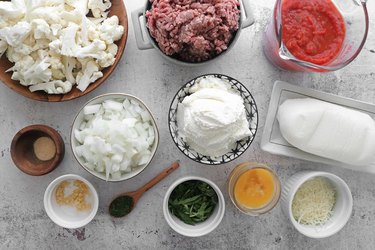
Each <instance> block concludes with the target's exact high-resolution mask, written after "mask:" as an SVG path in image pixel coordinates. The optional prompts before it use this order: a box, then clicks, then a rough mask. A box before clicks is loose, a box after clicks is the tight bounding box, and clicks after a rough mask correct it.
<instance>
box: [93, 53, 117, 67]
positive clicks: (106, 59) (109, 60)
mask: <svg viewBox="0 0 375 250" xmlns="http://www.w3.org/2000/svg"><path fill="white" fill-rule="evenodd" d="M96 61H97V62H98V64H99V65H100V67H102V68H106V67H109V66H111V65H113V64H114V63H115V56H114V55H113V54H111V53H108V52H104V51H103V52H102V53H101V56H100V58H98V59H97V60H96Z"/></svg>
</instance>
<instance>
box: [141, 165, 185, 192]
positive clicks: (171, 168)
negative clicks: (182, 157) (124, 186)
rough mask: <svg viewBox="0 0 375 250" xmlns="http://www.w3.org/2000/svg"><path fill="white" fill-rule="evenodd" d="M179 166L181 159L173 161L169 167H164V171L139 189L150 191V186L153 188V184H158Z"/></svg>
mask: <svg viewBox="0 0 375 250" xmlns="http://www.w3.org/2000/svg"><path fill="white" fill-rule="evenodd" d="M179 166H180V163H179V161H176V162H173V163H172V165H171V166H169V168H166V169H164V170H163V172H161V173H160V174H158V175H157V176H155V177H154V178H153V179H152V180H150V181H149V182H147V183H146V184H145V185H144V186H143V187H141V188H140V189H139V190H140V191H141V193H144V192H146V191H148V190H149V189H150V188H152V187H153V186H155V185H156V184H158V183H159V182H160V181H161V180H163V179H164V178H165V177H167V176H168V175H169V174H170V173H172V172H173V171H175V170H176V169H177V168H178V167H179Z"/></svg>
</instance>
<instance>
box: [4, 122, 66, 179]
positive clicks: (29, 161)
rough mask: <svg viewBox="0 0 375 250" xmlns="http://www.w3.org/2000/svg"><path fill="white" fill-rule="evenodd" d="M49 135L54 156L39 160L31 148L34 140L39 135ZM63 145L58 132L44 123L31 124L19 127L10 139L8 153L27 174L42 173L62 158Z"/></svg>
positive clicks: (51, 168) (57, 163)
mask: <svg viewBox="0 0 375 250" xmlns="http://www.w3.org/2000/svg"><path fill="white" fill-rule="evenodd" d="M42 136H43V137H44V136H46V137H49V138H51V139H52V140H53V142H54V143H55V146H56V153H55V156H54V157H53V158H52V159H50V160H47V161H41V160H39V159H38V158H37V157H36V155H35V153H34V149H33V144H34V142H35V141H36V140H37V139H38V138H40V137H42ZM64 153H65V145H64V141H63V139H62V138H61V136H60V134H59V133H58V132H57V131H56V130H55V129H53V128H51V127H48V126H45V125H40V124H37V125H31V126H27V127H25V128H23V129H21V130H20V131H19V132H18V133H17V134H16V135H15V136H14V137H13V140H12V144H11V146H10V154H11V156H12V160H13V162H14V164H16V166H17V167H18V168H19V169H20V170H21V171H23V172H25V173H26V174H29V175H44V174H47V173H49V172H51V171H52V170H54V169H55V168H56V167H57V166H58V165H59V164H60V162H61V161H62V159H63V158H64Z"/></svg>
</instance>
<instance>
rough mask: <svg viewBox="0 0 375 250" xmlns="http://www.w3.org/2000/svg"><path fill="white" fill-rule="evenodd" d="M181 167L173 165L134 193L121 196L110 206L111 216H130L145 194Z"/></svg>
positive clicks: (176, 163) (176, 164)
mask: <svg viewBox="0 0 375 250" xmlns="http://www.w3.org/2000/svg"><path fill="white" fill-rule="evenodd" d="M179 166H180V164H179V162H178V161H176V162H174V163H172V165H171V166H170V167H169V168H167V169H164V170H163V172H161V173H160V174H158V175H157V176H155V177H154V178H153V179H152V180H150V181H149V182H147V183H146V184H145V185H144V186H143V187H141V188H140V189H138V190H136V191H133V192H128V193H124V194H121V195H119V196H118V197H117V198H115V199H114V200H113V201H112V202H111V204H110V205H109V214H110V215H112V216H113V217H123V216H125V215H127V214H129V213H130V212H131V211H132V210H133V208H134V207H135V204H137V202H138V200H139V198H141V196H142V195H143V193H144V192H146V191H148V190H149V189H151V188H152V187H153V186H155V185H156V184H158V183H159V182H160V181H161V180H163V179H164V178H165V177H167V176H168V175H169V174H170V173H172V172H173V171H174V170H176V169H177V168H178V167H179Z"/></svg>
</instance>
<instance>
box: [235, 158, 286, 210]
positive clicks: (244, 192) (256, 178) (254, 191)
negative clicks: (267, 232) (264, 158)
mask: <svg viewBox="0 0 375 250" xmlns="http://www.w3.org/2000/svg"><path fill="white" fill-rule="evenodd" d="M228 192H229V196H230V199H231V200H232V202H233V204H234V205H235V206H236V207H237V208H238V209H239V210H240V211H241V212H243V213H245V214H248V215H251V216H258V215H261V214H264V213H267V212H269V211H270V210H272V209H273V208H274V207H275V206H276V204H277V203H278V201H279V199H280V194H281V185H280V181H279V178H278V177H277V175H276V174H275V173H274V171H273V170H272V169H270V168H269V167H267V166H266V165H264V164H260V163H255V162H245V163H242V164H240V165H238V166H236V167H235V168H234V169H233V170H232V172H231V174H230V176H229V179H228Z"/></svg>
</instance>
